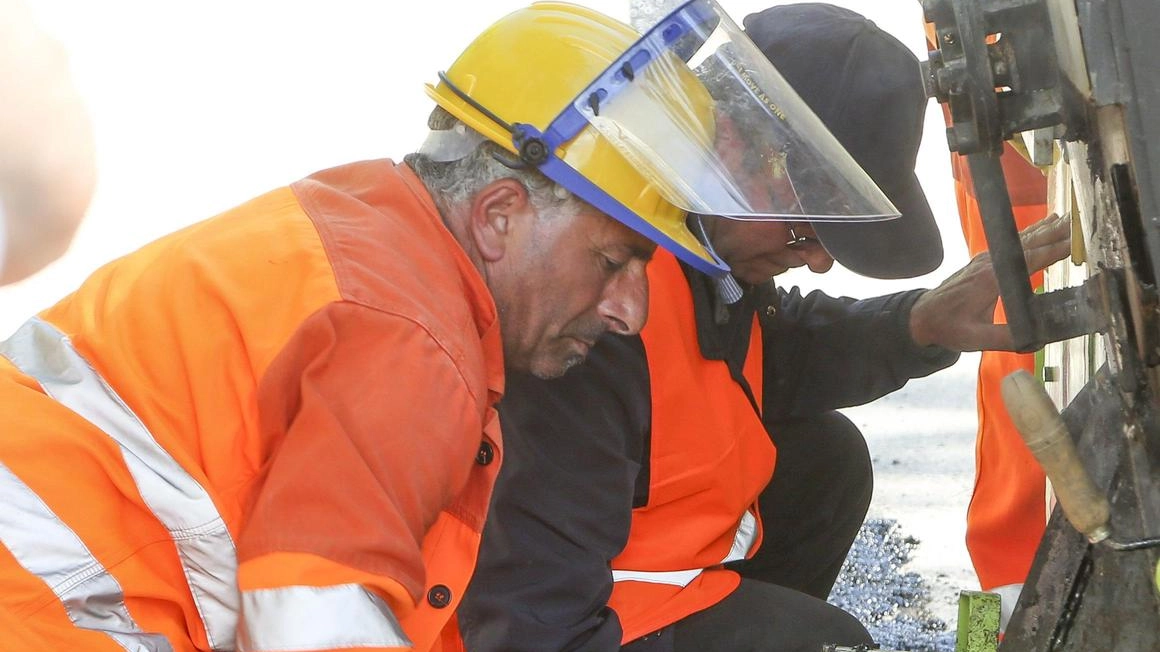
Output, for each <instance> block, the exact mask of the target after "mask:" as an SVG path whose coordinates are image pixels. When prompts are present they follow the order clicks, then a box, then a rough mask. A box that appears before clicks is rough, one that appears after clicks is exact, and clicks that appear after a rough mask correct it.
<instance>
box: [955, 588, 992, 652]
mask: <svg viewBox="0 0 1160 652" xmlns="http://www.w3.org/2000/svg"><path fill="white" fill-rule="evenodd" d="M998 649H999V594H997V593H986V592H983V591H960V592H959V627H958V634H957V636H956V637H955V652H996V651H997V650H998Z"/></svg>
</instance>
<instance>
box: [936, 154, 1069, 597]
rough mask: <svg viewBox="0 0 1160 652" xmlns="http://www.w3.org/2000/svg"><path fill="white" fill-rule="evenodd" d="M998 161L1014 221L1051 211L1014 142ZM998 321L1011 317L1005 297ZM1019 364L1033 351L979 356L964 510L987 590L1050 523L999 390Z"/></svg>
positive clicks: (979, 227) (957, 161)
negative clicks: (971, 476)
mask: <svg viewBox="0 0 1160 652" xmlns="http://www.w3.org/2000/svg"><path fill="white" fill-rule="evenodd" d="M1000 162H1001V163H1002V166H1003V177H1004V178H1005V180H1006V182H1007V191H1008V194H1009V195H1010V197H1011V210H1012V213H1013V215H1014V217H1015V223H1016V225H1017V226H1018V227H1019V228H1020V229H1025V228H1027V227H1028V226H1031V225H1032V224H1034V223H1035V222H1037V221H1038V220H1041V219H1043V218H1044V217H1045V216H1046V215H1047V178H1046V177H1045V176H1044V175H1043V173H1042V172H1041V171H1039V169H1038V168H1036V167H1035V166H1034V165H1032V164H1031V163H1029V162H1028V161H1027V160H1026V159H1024V158H1023V157H1022V156H1021V155H1020V154H1019V152H1018V151H1016V150H1015V148H1014V147H1012V146H1011V144H1010V143H1004V144H1003V154H1002V157H1001V158H1000ZM951 168H952V171H953V172H954V176H955V197H956V199H957V201H958V207H959V218H960V220H961V221H962V226H963V235H964V237H965V238H966V241H967V250H968V251H969V252H970V254H971V255H972V256H974V255H975V254H978V253H980V252H983V251H986V250H987V237H986V235H985V234H984V232H983V217H982V214H981V213H980V211H979V204H978V200H977V199H976V198H975V187H974V184H973V183H972V182H971V177H970V170H969V168H968V167H967V161H966V159H965V158H963V157H961V156H959V155H957V154H955V155H953V156H952V160H951ZM1031 282H1032V284H1033V285H1034V286H1035V287H1039V286H1041V285H1042V284H1043V274H1042V273H1038V272H1037V273H1035V274H1033V275H1032V281H1031ZM995 321H996V323H1003V322H1005V321H1006V315H1005V314H1004V313H1003V304H1002V302H1000V303H999V305H998V307H997V308H996V310H995ZM1019 369H1024V370H1026V371H1028V372H1034V371H1035V355H1034V354H1032V353H1009V352H1006V351H984V352H983V353H982V356H981V357H980V359H979V384H978V392H977V393H978V413H979V431H978V436H977V439H976V444H975V488H974V491H973V493H972V494H971V503H970V506H969V507H968V508H967V550H968V552H969V553H970V555H971V562H972V563H973V564H974V567H975V573H976V574H977V575H978V577H979V584H980V585H981V586H982V588H983V589H985V590H992V589H996V588H998V587H1004V586H1008V585H1018V584H1022V583H1023V580H1024V579H1025V578H1026V577H1027V573H1028V572H1029V571H1030V570H1031V562H1032V561H1033V560H1034V558H1035V551H1036V549H1038V547H1039V540H1040V539H1041V538H1042V537H1043V531H1044V530H1045V529H1046V526H1047V509H1046V507H1045V494H1046V491H1047V480H1046V476H1044V473H1043V469H1042V468H1041V467H1040V466H1039V463H1038V462H1036V461H1035V458H1034V457H1033V456H1032V455H1031V451H1029V450H1028V449H1027V446H1026V444H1024V443H1023V440H1022V438H1020V436H1019V431H1018V430H1016V429H1015V424H1013V423H1012V422H1011V417H1010V416H1008V414H1007V408H1006V406H1005V405H1004V403H1003V397H1002V396H1001V395H1000V392H999V383H1000V381H1002V380H1003V378H1004V377H1006V376H1008V375H1009V374H1011V373H1013V372H1015V371H1017V370H1019Z"/></svg>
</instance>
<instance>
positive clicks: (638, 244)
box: [577, 207, 657, 261]
mask: <svg viewBox="0 0 1160 652" xmlns="http://www.w3.org/2000/svg"><path fill="white" fill-rule="evenodd" d="M577 217H578V218H581V217H582V219H581V220H580V221H582V222H583V223H584V224H585V225H586V227H585V228H586V230H587V237H588V241H589V242H591V243H592V245H593V246H595V247H598V248H600V249H616V250H618V251H619V252H620V253H622V254H625V255H629V256H632V257H633V258H640V259H642V260H646V261H647V260H650V259H651V258H652V256H653V253H654V252H655V251H656V249H657V244H656V243H655V242H653V241H652V240H650V239H649V238H647V237H645V236H643V235H641V234H640V233H638V232H636V231H635V230H633V229H631V228H629V227H628V226H626V225H625V224H624V223H623V222H621V221H619V220H616V219H614V218H612V217H610V216H609V215H607V214H606V213H602V212H600V211H599V210H597V209H595V208H590V207H589V208H586V209H585V210H584V211H582V212H581V215H579V216H577Z"/></svg>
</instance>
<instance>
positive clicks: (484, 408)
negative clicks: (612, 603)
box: [0, 3, 873, 652]
mask: <svg viewBox="0 0 1160 652" xmlns="http://www.w3.org/2000/svg"><path fill="white" fill-rule="evenodd" d="M695 26H696V24H695V23H689V24H684V25H683V26H678V27H677V31H676V32H673V33H672V34H673V35H674V36H680V33H681V32H682V30H684V31H685V32H687V34H686V36H687V35H688V34H693V38H695V33H693V32H692V31H691V28H692V27H695ZM637 36H638V35H637V34H636V33H635V32H633V31H632V30H631V29H630V28H629V27H628V26H626V25H623V24H620V23H618V22H616V21H613V20H611V19H609V18H607V17H606V16H603V15H601V14H599V13H597V12H593V11H590V10H587V9H584V8H581V7H577V6H573V5H565V4H557V3H541V4H536V5H533V6H532V7H530V8H528V9H524V10H520V11H516V12H514V13H512V14H511V15H509V16H507V17H505V18H503V19H501V20H500V21H498V22H497V23H496V24H494V25H493V26H492V27H490V28H489V29H487V30H486V31H484V32H483V33H482V34H481V35H480V36H479V37H478V38H477V39H476V40H475V41H473V43H472V44H471V45H470V46H469V47H468V48H467V49H465V50H464V52H463V53H462V54H461V55H460V57H459V58H458V59H457V60H456V61H455V63H454V64H453V65H452V66H451V67H450V68H448V69H447V71H446V72H445V73H440V81H439V83H438V84H437V85H434V86H431V87H429V88H428V93H429V95H430V96H431V97H432V99H434V100H435V102H436V103H437V105H438V107H437V108H436V109H435V111H434V112H433V113H432V115H431V119H430V122H429V125H428V126H429V127H430V129H431V132H430V134H429V136H428V139H427V140H426V142H425V143H424V144H423V146H422V147H421V148H420V150H419V151H418V152H417V153H415V154H412V155H409V156H408V157H407V158H406V159H405V162H404V163H402V164H396V163H393V162H391V161H387V160H378V161H364V162H359V163H353V164H349V165H344V166H340V167H337V168H333V169H330V170H325V171H322V172H319V173H317V174H313V175H311V176H309V177H307V178H305V179H302V180H300V181H298V182H295V183H293V184H291V185H289V186H287V187H284V188H279V189H277V190H274V191H271V192H268V193H266V194H264V195H261V196H259V197H257V198H256V199H253V200H251V201H249V202H247V203H245V204H243V205H241V206H239V207H237V208H235V209H232V210H229V211H227V212H225V213H223V214H221V215H218V216H216V217H214V218H211V219H209V220H207V221H204V222H202V223H200V224H196V225H193V226H191V227H189V228H186V229H184V230H181V231H179V232H177V233H174V234H171V235H169V236H166V237H164V238H161V239H160V240H158V241H156V242H154V243H152V244H149V245H147V246H145V247H143V248H142V249H140V250H138V251H136V252H134V253H131V254H129V255H127V256H125V257H124V258H121V259H119V260H116V261H113V262H111V263H109V264H107V265H106V266H105V267H103V268H101V269H100V270H98V271H97V272H96V273H94V274H93V275H92V276H91V277H90V278H89V279H88V280H87V281H85V282H84V283H83V284H82V285H81V286H80V287H79V288H78V289H77V290H76V291H75V292H74V293H73V294H71V295H69V296H68V297H66V298H64V299H63V300H61V301H60V302H59V303H57V304H56V305H54V306H52V307H50V308H48V309H47V310H45V311H44V312H42V313H41V314H39V315H38V316H36V317H34V318H32V319H30V320H29V321H28V322H26V323H25V324H24V325H23V326H22V327H20V328H19V329H18V330H17V331H16V333H15V334H13V335H12V336H11V337H10V338H9V339H8V340H6V341H4V342H3V343H2V344H0V415H3V416H2V417H0V419H2V420H3V421H2V424H0V432H3V434H4V436H3V437H0V649H4V650H5V651H13V652H25V651H32V650H38V651H39V650H86V651H89V650H91V651H100V650H110V651H111V650H123V649H132V650H156V651H160V650H181V651H188V650H235V649H237V650H252V651H270V652H273V651H284V650H300V651H306V650H339V649H341V650H354V649H358V650H395V649H416V650H429V649H438V648H440V647H442V646H444V645H446V646H448V647H455V646H457V645H458V639H457V637H456V635H455V623H454V619H453V618H451V616H452V614H453V613H454V612H455V610H456V606H457V604H458V603H459V601H460V599H461V598H462V596H463V593H464V589H465V587H466V585H467V581H468V578H469V576H470V575H471V572H472V569H473V566H474V562H475V554H476V548H477V545H478V538H479V532H480V530H481V528H482V527H483V522H484V518H485V514H486V512H487V507H488V500H489V497H490V493H491V487H492V484H493V481H494V479H495V476H496V472H497V469H498V467H499V465H500V462H501V460H502V458H503V450H502V448H503V445H502V437H501V434H500V425H499V421H498V419H497V415H496V411H495V409H494V407H493V406H494V404H495V402H496V401H497V400H498V399H499V397H500V395H501V394H502V392H503V389H504V367H505V365H506V366H507V367H509V368H510V369H515V370H520V371H527V372H530V373H532V374H535V375H536V376H539V377H551V376H556V375H559V374H562V373H563V372H564V371H565V370H566V369H568V368H569V367H570V366H572V365H574V364H576V363H578V362H579V361H581V360H582V359H583V358H584V357H585V355H586V354H587V352H588V350H589V348H590V347H591V346H592V345H593V343H594V342H595V341H596V339H597V338H599V337H600V335H601V334H603V333H605V332H607V331H612V332H616V333H620V334H624V335H631V334H634V333H636V332H638V331H639V330H640V328H641V327H642V324H643V321H644V316H645V310H646V300H647V287H646V276H645V263H646V261H647V260H648V259H649V257H650V256H651V255H652V253H653V250H654V248H655V245H656V244H660V245H662V246H664V247H665V248H666V249H668V250H669V251H671V252H672V253H673V254H674V255H676V256H677V257H678V258H680V259H681V260H682V261H684V262H686V263H688V264H690V265H692V266H693V267H695V268H697V269H700V270H702V271H704V272H707V273H717V274H720V273H721V272H723V271H724V270H725V269H726V268H725V266H724V264H723V263H722V262H721V261H720V260H719V259H717V258H716V256H714V255H713V254H712V253H711V252H709V251H708V250H707V249H706V248H705V247H704V246H703V245H702V244H701V243H700V242H699V241H698V240H697V239H696V237H695V236H694V235H693V234H692V233H691V232H690V231H689V230H688V227H687V225H686V216H687V213H686V209H685V206H684V205H696V206H702V207H707V208H709V209H711V210H714V211H718V210H719V211H733V212H735V213H736V214H737V215H738V216H739V217H747V216H748V217H757V218H760V217H763V214H762V213H760V212H754V211H752V210H749V209H748V208H747V204H746V202H744V201H739V197H738V195H737V194H735V193H732V192H730V189H731V188H732V187H733V186H735V185H736V184H735V183H733V181H734V180H733V179H732V177H731V176H730V174H729V171H728V168H727V167H723V166H721V165H717V164H716V163H719V162H715V161H714V158H715V152H714V151H713V149H712V147H711V142H710V141H711V139H712V136H713V133H714V130H715V125H716V121H717V120H720V121H722V122H727V121H729V120H731V119H734V118H737V119H742V118H746V119H749V118H752V117H753V116H752V115H750V116H745V115H741V114H737V113H733V112H732V110H731V109H728V110H727V107H724V106H722V107H716V108H715V107H714V106H713V104H712V102H711V98H709V96H708V94H707V91H706V89H705V87H704V85H703V84H702V82H701V81H700V80H699V79H698V78H697V76H696V75H695V74H693V72H692V71H691V70H688V69H682V64H680V63H675V62H676V58H675V57H673V56H670V55H668V54H664V53H661V52H658V53H657V54H656V56H649V55H648V53H647V52H646V51H645V50H643V49H642V46H640V45H639V44H637V43H636V41H637ZM682 42H688V41H687V39H686V40H685V41H682ZM642 53H645V55H646V56H645V57H643V58H642V57H641V56H640V55H641V54H642ZM650 60H655V61H656V62H657V63H656V66H657V67H658V68H657V69H658V70H660V69H661V68H660V67H661V66H665V65H669V64H673V67H672V69H671V70H668V69H666V70H668V72H671V73H672V76H670V77H666V78H665V80H664V83H663V84H661V85H657V84H655V83H654V82H652V81H650V80H649V79H648V76H647V75H645V74H644V68H645V66H646V65H648V64H649V62H650ZM632 66H636V68H635V69H634V68H633V67H632ZM634 71H635V72H637V73H641V74H640V76H639V78H638V79H639V81H638V82H637V83H634V84H631V85H626V84H625V83H624V82H625V80H626V79H627V77H635V76H636V75H635V74H634ZM602 75H603V76H602ZM617 75H619V76H617ZM593 80H597V81H596V82H595V83H596V86H593V85H592V84H593V83H594V82H593ZM622 107H623V110H621V109H622ZM664 110H668V111H671V112H672V113H671V115H672V118H673V119H671V120H669V121H668V122H667V123H662V122H659V121H657V120H656V115H657V112H658V111H664ZM641 112H643V115H645V116H647V118H648V119H647V120H646V121H644V122H641V121H640V120H639V119H638V118H639V116H638V115H637V114H638V113H641ZM598 113H599V114H600V116H599V117H600V118H601V119H600V120H598V119H597V117H598V115H597V114H598ZM754 115H756V114H754ZM792 117H794V118H796V116H792ZM678 118H679V120H678ZM613 119H615V120H616V121H617V123H616V125H615V128H610V125H609V123H610V122H611V121H612V120H613ZM634 119H636V124H635V125H634V124H632V123H633V121H634ZM778 133H779V135H780V136H781V137H784V138H808V137H810V132H809V131H808V130H807V132H805V135H804V136H802V135H799V134H798V133H797V132H795V129H794V127H792V126H787V127H785V128H782V129H781V130H780V131H779V132H778ZM618 139H620V140H618ZM760 145H761V146H768V143H761V144H760ZM630 146H631V147H636V148H638V149H636V150H632V151H630V150H629V149H628V148H629V147H630ZM630 154H631V156H629V155H630ZM761 154H762V152H760V151H753V152H751V155H753V156H760V155H761ZM766 154H768V152H766ZM662 155H663V156H664V157H665V160H664V163H665V165H661V164H660V163H659V162H658V161H660V157H661V156H662ZM835 156H836V160H837V164H838V165H839V166H841V169H842V170H844V173H845V175H846V176H840V175H839V176H833V175H827V176H825V177H824V178H825V179H828V180H831V181H832V180H834V179H842V180H845V181H846V182H847V183H849V184H850V185H851V186H852V187H862V188H865V187H867V186H869V187H872V184H871V183H870V182H869V181H868V180H867V179H865V178H863V177H861V176H859V174H860V171H857V170H856V167H854V168H851V167H850V165H847V164H846V163H847V162H848V161H847V159H848V156H846V155H845V153H844V152H842V151H840V150H838V151H837V152H836V153H835ZM843 157H844V158H843ZM630 161H631V162H630ZM706 162H707V163H712V164H715V167H714V169H715V170H716V172H717V174H716V176H714V177H712V178H706V177H704V176H703V175H701V174H700V172H701V170H702V168H701V167H700V166H701V164H702V163H706ZM818 162H821V161H818V160H815V161H814V163H818ZM822 171H823V172H824V170H822ZM772 172H773V171H772V170H769V171H767V173H769V174H771V173H772ZM690 175H692V176H690ZM673 189H683V190H682V191H681V192H674V191H673ZM662 192H663V193H664V194H662ZM830 194H832V192H831V193H830ZM851 198H852V199H854V200H857V199H858V197H857V196H856V193H855V194H854V195H851ZM741 199H743V197H742V198H741ZM676 201H679V202H680V204H681V205H678V204H677V203H675V202H676ZM871 203H873V197H871ZM759 208H761V207H759Z"/></svg>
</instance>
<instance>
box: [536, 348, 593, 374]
mask: <svg viewBox="0 0 1160 652" xmlns="http://www.w3.org/2000/svg"><path fill="white" fill-rule="evenodd" d="M585 357H586V356H585V355H583V354H579V353H576V354H573V355H570V356H568V357H566V358H564V359H563V360H553V361H551V362H548V361H545V362H544V363H543V364H538V365H534V366H533V367H532V369H531V372H532V375H533V376H535V377H536V378H540V379H542V380H551V379H553V378H559V377H560V376H563V375H564V374H566V373H568V371H569V370H570V369H572V368H573V367H575V366H578V365H579V364H580V363H581V362H584V358H585Z"/></svg>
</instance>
